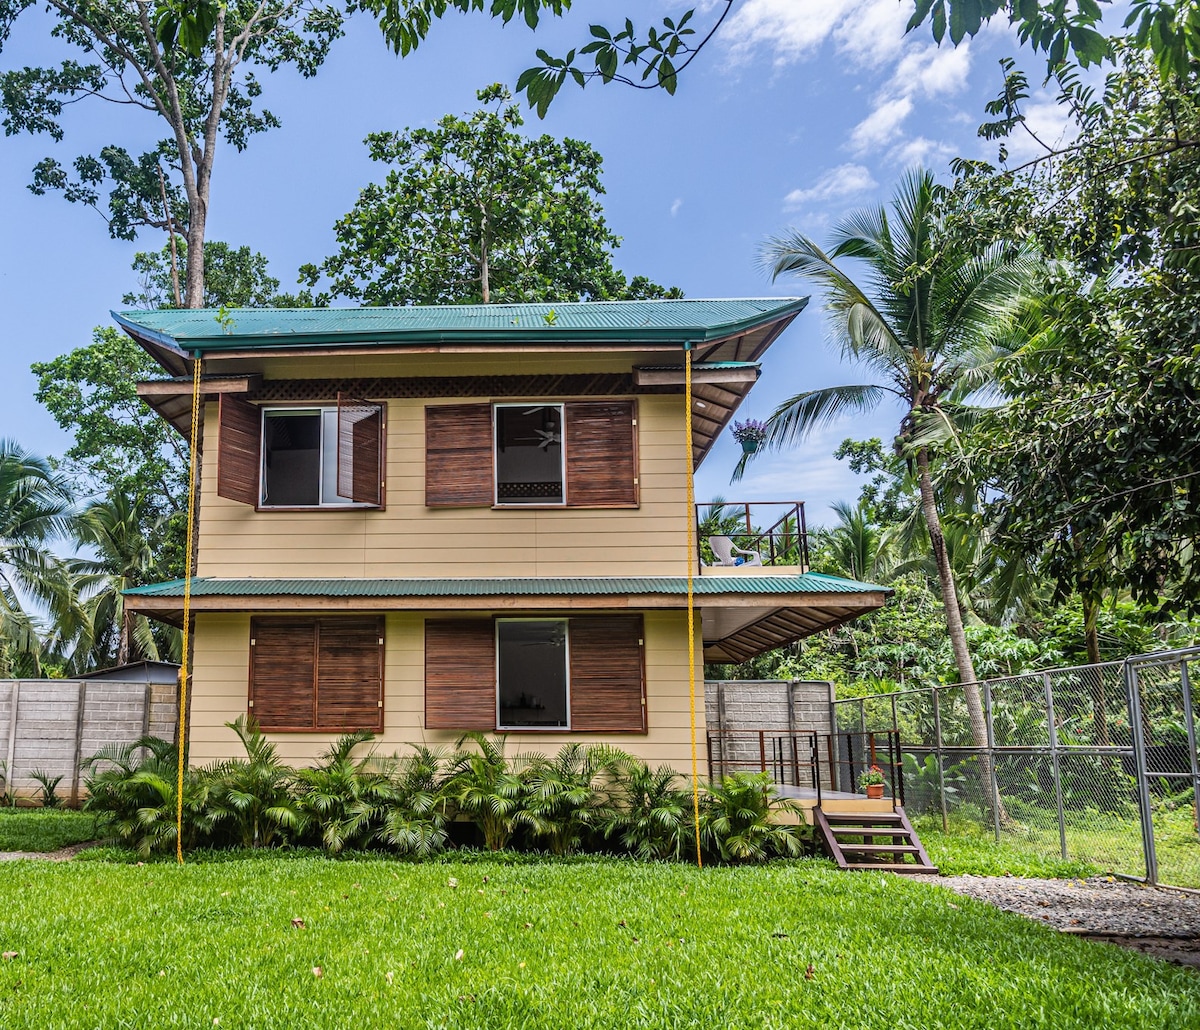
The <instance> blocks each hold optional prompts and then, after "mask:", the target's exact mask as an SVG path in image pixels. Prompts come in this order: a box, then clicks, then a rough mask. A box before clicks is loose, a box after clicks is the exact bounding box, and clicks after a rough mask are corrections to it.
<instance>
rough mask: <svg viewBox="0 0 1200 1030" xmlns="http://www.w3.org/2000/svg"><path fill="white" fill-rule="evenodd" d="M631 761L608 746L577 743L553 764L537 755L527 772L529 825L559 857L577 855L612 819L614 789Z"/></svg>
mask: <svg viewBox="0 0 1200 1030" xmlns="http://www.w3.org/2000/svg"><path fill="white" fill-rule="evenodd" d="M631 761H632V759H631V758H630V756H629V755H627V754H626V753H625V752H624V751H621V750H619V749H618V748H614V747H610V746H608V745H607V744H592V745H590V746H585V745H583V744H580V743H577V742H572V743H570V744H567V745H566V746H565V747H563V748H562V749H561V750H560V751H559V752H558V754H557V755H555V756H554V758H553V759H550V758H546V757H545V756H544V755H535V756H532V758H531V760H530V764H529V768H528V770H527V772H526V776H527V782H528V796H527V798H526V802H525V804H526V812H527V815H528V818H529V825H530V826H531V827H532V829H533V832H534V833H535V834H536V835H537V836H539V837H545V838H546V839H547V840H548V841H549V843H550V850H551V851H552V852H553V853H554V854H555V855H565V854H567V853H568V852H571V851H574V850H575V849H576V848H578V847H579V846H580V844H582V843H584V842H585V841H586V840H587V839H588V838H589V837H591V836H592V835H594V834H596V833H597V832H598V831H599V830H600V828H601V827H603V826H604V825H605V824H606V823H607V822H608V821H609V820H610V819H611V818H612V816H613V804H612V798H611V794H610V792H611V789H612V786H613V783H614V781H615V779H616V777H617V776H618V775H619V771H620V769H621V767H622V766H623V765H627V764H628V763H629V762H631Z"/></svg>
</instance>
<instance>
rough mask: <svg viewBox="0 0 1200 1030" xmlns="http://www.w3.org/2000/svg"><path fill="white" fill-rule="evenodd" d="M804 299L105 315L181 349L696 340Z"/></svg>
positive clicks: (746, 326) (759, 322) (775, 314)
mask: <svg viewBox="0 0 1200 1030" xmlns="http://www.w3.org/2000/svg"><path fill="white" fill-rule="evenodd" d="M807 303H808V298H806V297H803V298H801V297H767V298H756V297H751V298H745V299H738V300H627V301H591V302H581V303H574V302H573V303H565V304H456V305H447V306H441V307H434V306H418V305H413V306H411V307H402V308H235V309H233V310H229V311H221V312H217V311H214V310H211V309H199V310H187V309H182V310H181V309H175V310H171V309H164V310H161V311H121V312H117V311H114V312H112V315H113V317H114V318H115V319H116V320H117V322H118V323H119V324H120V325H121V326H123V327H124V328H125V329H127V330H128V331H129V332H131V333H132V334H133V335H134V336H136V337H138V338H141V339H145V340H150V341H153V342H154V343H157V344H160V345H163V346H167V347H170V348H172V349H175V350H179V351H192V350H201V351H206V352H207V351H221V350H230V349H236V350H244V349H246V348H259V347H261V348H264V349H268V350H277V349H279V348H287V347H301V346H321V347H342V346H347V347H348V346H364V345H372V344H380V345H382V344H393V345H395V344H401V345H402V344H406V343H410V344H419V343H437V342H453V343H475V344H479V343H512V344H514V345H517V344H527V343H531V342H540V343H610V344H611V343H677V344H680V345H682V344H685V343H704V342H707V341H710V340H719V339H723V338H725V337H728V336H732V335H735V334H738V333H743V332H749V331H750V330H753V329H756V328H758V327H760V326H763V325H767V324H769V323H771V322H776V321H779V320H780V319H783V318H788V317H791V316H794V315H795V314H796V313H797V312H799V311H801V310H803V308H804V306H805V304H807Z"/></svg>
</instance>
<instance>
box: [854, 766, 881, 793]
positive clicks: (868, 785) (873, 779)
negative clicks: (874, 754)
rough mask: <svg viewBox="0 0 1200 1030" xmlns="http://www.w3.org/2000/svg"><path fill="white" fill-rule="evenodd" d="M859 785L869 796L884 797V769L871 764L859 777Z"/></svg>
mask: <svg viewBox="0 0 1200 1030" xmlns="http://www.w3.org/2000/svg"><path fill="white" fill-rule="evenodd" d="M858 785H859V786H860V787H862V789H863V790H865V791H866V792H867V797H869V798H881V797H883V770H882V769H880V768H879V766H877V765H873V766H871V767H870V768H869V769H867V770H866V771H865V772H864V773H863V774H862V775H861V776H860V777H859V778H858Z"/></svg>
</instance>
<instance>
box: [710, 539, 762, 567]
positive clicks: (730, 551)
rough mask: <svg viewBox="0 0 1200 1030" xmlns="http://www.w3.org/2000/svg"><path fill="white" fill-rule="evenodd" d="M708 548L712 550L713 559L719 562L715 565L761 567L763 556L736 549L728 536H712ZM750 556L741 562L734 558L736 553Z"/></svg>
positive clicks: (741, 548)
mask: <svg viewBox="0 0 1200 1030" xmlns="http://www.w3.org/2000/svg"><path fill="white" fill-rule="evenodd" d="M708 546H709V547H711V548H712V553H713V557H715V558H716V559H717V560H716V562H715V565H761V564H762V555H761V554H759V553H758V552H757V551H747V550H746V549H745V548H744V547H736V546H735V545H734V543H733V541H732V540H730V539H729V537H727V536H710V537H709V538H708ZM735 552H736V553H737V554H745V555H749V557H748V558H745V559H744V560H741V561H739V560H738V559H737V558H735V557H734V553H735Z"/></svg>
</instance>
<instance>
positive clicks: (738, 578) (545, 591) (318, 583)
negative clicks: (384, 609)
mask: <svg viewBox="0 0 1200 1030" xmlns="http://www.w3.org/2000/svg"><path fill="white" fill-rule="evenodd" d="M692 586H693V591H694V593H695V594H696V596H698V597H711V596H717V595H731V594H733V595H736V594H775V595H778V594H865V593H877V592H879V591H883V592H885V593H888V594H890V593H891V592H892V591H891V588H890V587H884V586H879V585H878V584H875V583H857V582H855V581H854V580H852V579H842V578H840V577H838V576H827V575H825V574H824V573H822V572H805V573H803V574H801V575H790V576H772V575H754V574H751V575H726V576H697V577H696V578H695V579H693V580H692ZM183 588H184V580H182V579H173V580H170V581H169V582H166V583H151V584H149V585H147V586H142V587H133V588H132V589H130V590H126V591H125V593H126V594H128V595H133V596H137V597H182V596H183ZM622 594H673V595H686V594H687V579H686V578H685V577H683V576H586V577H584V576H580V577H569V578H557V579H551V578H547V579H535V578H528V579H515V578H501V579H259V578H253V579H219V578H214V577H208V576H199V577H197V578H195V579H193V580H192V596H193V597H503V596H513V597H566V596H571V595H577V596H586V597H606V596H619V595H622Z"/></svg>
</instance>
